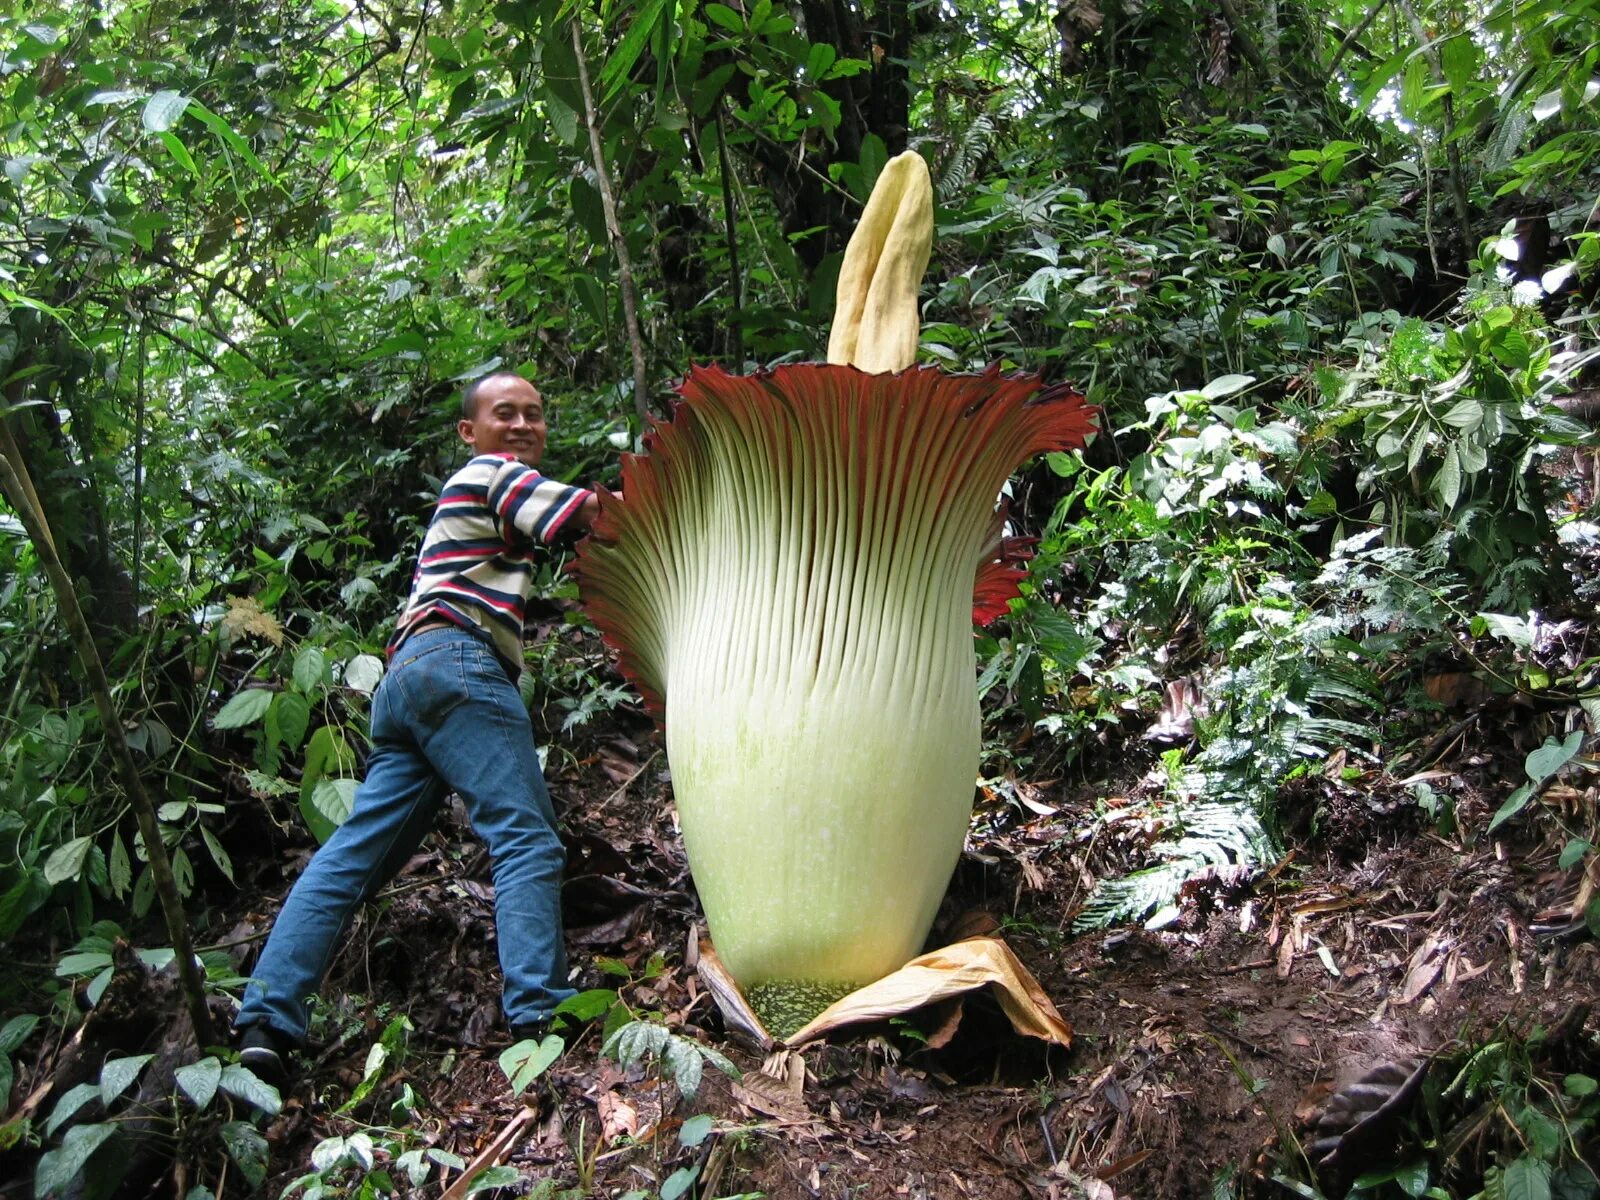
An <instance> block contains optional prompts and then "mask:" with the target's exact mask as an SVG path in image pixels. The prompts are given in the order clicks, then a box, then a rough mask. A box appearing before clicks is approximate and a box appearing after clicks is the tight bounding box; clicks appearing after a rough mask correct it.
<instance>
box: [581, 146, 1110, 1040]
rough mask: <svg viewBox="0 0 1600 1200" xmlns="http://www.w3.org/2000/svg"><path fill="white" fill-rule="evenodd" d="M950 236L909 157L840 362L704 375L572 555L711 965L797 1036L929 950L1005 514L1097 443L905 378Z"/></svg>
mask: <svg viewBox="0 0 1600 1200" xmlns="http://www.w3.org/2000/svg"><path fill="white" fill-rule="evenodd" d="M932 227H933V218H932V203H931V191H930V189H929V186H928V180H927V168H926V166H925V165H924V164H923V162H922V159H921V158H920V157H918V156H917V155H915V154H906V155H902V156H900V157H899V158H897V159H896V160H894V162H893V163H891V164H890V165H889V166H888V167H886V168H885V170H884V173H883V178H882V179H880V181H879V184H878V188H877V190H876V191H875V192H874V195H873V198H872V201H871V202H870V203H869V205H868V208H867V210H866V212H865V214H864V215H863V217H862V221H861V225H860V227H859V228H858V229H857V232H856V235H855V237H854V238H853V239H852V241H851V244H850V247H849V250H848V252H847V255H846V260H845V264H844V267H843V269H842V270H841V273H840V285H839V292H840V296H839V312H838V316H837V317H836V323H835V326H834V330H833V337H832V340H831V342H830V354H829V357H830V360H834V361H831V362H830V363H829V364H827V365H824V364H803V365H794V366H785V367H779V368H777V369H775V370H772V371H766V372H760V373H757V374H756V375H752V376H734V375H729V374H727V373H725V372H723V371H721V370H718V369H716V368H696V369H694V370H693V371H691V373H690V375H689V377H688V379H686V380H685V381H684V383H683V384H682V386H681V388H680V389H679V390H680V393H681V397H682V398H681V401H680V402H679V403H678V405H677V406H676V409H675V412H674V414H673V417H672V419H671V420H670V421H669V422H666V423H662V424H660V425H658V426H657V427H656V428H655V429H654V430H653V431H652V432H651V433H650V434H649V435H647V436H646V438H645V447H646V449H647V451H648V454H647V455H645V456H637V457H636V456H626V457H625V459H624V462H623V470H622V479H623V489H622V495H621V496H620V497H619V496H608V497H605V498H604V500H603V502H602V507H601V513H600V517H599V519H598V521H597V522H596V525H595V527H594V532H593V536H592V537H591V538H590V539H589V540H588V541H587V542H586V543H584V544H583V546H582V547H581V549H580V552H579V563H578V574H579V580H580V587H581V591H582V594H583V598H584V601H585V603H586V606H587V608H588V611H589V613H590V615H591V616H592V617H593V619H594V621H595V623H596V624H597V625H598V626H599V628H600V630H601V632H602V633H603V634H604V636H605V638H606V640H607V642H608V643H609V644H610V645H611V646H612V647H613V648H614V649H615V650H616V652H617V654H618V659H619V662H620V665H621V667H622V669H623V670H624V672H625V673H626V674H627V675H628V677H629V678H630V679H631V680H632V681H633V682H634V684H635V685H636V686H637V687H638V688H639V690H640V692H641V693H642V694H643V696H644V697H645V699H646V701H647V703H648V704H649V705H650V707H651V709H652V711H653V712H654V713H655V714H656V715H657V717H658V718H659V719H661V720H662V721H663V722H664V725H665V732H666V746H667V757H668V761H669V762H670V764H671V768H672V781H673V791H674V795H675V797H676V800H677V805H678V812H679V818H680V821H681V823H682V827H683V836H684V841H685V844H686V848H687V850H688V855H689V865H690V869H691V871H692V872H693V875H694V878H695V882H696V885H697V887H698V890H699V893H700V898H701V901H702V903H703V904H704V906H705V911H706V916H707V919H708V921H709V924H710V932H711V937H712V940H713V942H714V944H715V945H716V948H717V952H718V954H719V955H720V956H721V958H722V960H723V962H724V963H725V965H726V966H727V968H728V969H729V971H731V973H732V974H733V976H734V978H735V979H737V980H738V981H739V983H740V984H741V986H742V987H743V988H744V989H745V992H746V994H747V995H748V996H749V997H750V998H751V1000H752V1002H753V1003H754V1004H755V1006H756V1009H757V1011H758V1012H760V1013H761V1015H762V1017H763V1019H764V1020H766V1022H767V1024H768V1026H769V1028H772V1029H773V1030H774V1032H777V1033H779V1035H780V1036H782V1035H783V1034H785V1033H786V1032H788V1031H789V1030H792V1029H793V1028H795V1027H796V1026H798V1025H799V1024H800V1023H802V1022H803V1021H804V1020H805V1019H807V1018H809V1017H810V1016H813V1015H815V1013H816V1012H818V1011H820V1010H821V1009H822V1008H823V1007H825V1006H826V1005H827V1004H828V1003H830V1002H831V1001H832V1000H834V999H837V998H838V997H839V996H841V995H844V994H845V993H847V992H849V991H851V990H853V989H855V988H856V987H859V986H861V985H863V984H866V983H870V982H872V981H874V980H876V979H878V978H880V977H882V976H884V975H887V974H888V973H889V972H891V971H894V970H896V969H897V968H899V967H900V966H902V965H903V964H905V963H906V962H907V961H908V960H910V959H911V958H913V957H914V956H915V955H917V954H918V953H919V952H920V951H921V949H922V946H923V941H924V939H925V938H926V937H927V935H928V932H929V929H930V928H931V926H932V923H933V919H934V915H935V911H936V910H937V908H938V906H939V901H940V899H941V897H942V896H943V893H944V890H945V887H946V884H947V883H948V882H949V879H950V875H951V872H952V871H953V870H954V868H955V864H956V860H957V858H958V857H959V855H960V853H961V847H962V844H963V842H964V840H965V836H966V830H967V825H968V821H969V819H970V817H971V812H972V801H973V795H974V790H975V789H974V781H975V779H976V776H977V771H978V758H979V714H978V693H977V684H976V664H975V656H974V650H973V640H972V622H973V619H974V617H976V618H977V619H979V620H987V619H991V618H993V617H994V616H996V615H998V614H999V613H1001V612H1003V611H1004V610H1005V607H1006V604H1007V602H1008V601H1009V600H1010V598H1011V597H1012V596H1015V595H1016V591H1017V588H1016V585H1017V581H1018V579H1019V578H1020V576H1021V574H1022V569H1021V567H1020V566H1018V565H1017V556H1016V555H1015V554H1013V553H1011V552H1010V547H1008V546H1005V545H1003V543H1002V539H1001V536H1000V535H1001V528H1002V524H1003V520H1004V514H1003V513H1002V512H1001V511H998V510H997V508H996V503H995V498H996V496H997V495H998V494H999V492H1000V489H1001V487H1002V485H1003V484H1004V483H1005V481H1006V479H1007V478H1008V476H1009V475H1010V474H1011V472H1012V471H1013V470H1015V469H1016V468H1017V466H1018V465H1020V464H1021V463H1022V462H1024V461H1025V460H1026V459H1028V458H1029V457H1031V456H1033V455H1035V454H1038V453H1040V452H1042V451H1046V450H1059V449H1066V448H1070V447H1077V446H1081V445H1082V444H1083V442H1084V439H1085V437H1086V435H1087V434H1088V433H1089V432H1090V431H1091V429H1092V428H1093V417H1092V412H1091V410H1089V409H1088V408H1087V407H1085V405H1084V403H1083V397H1082V396H1081V395H1079V394H1077V393H1076V392H1073V391H1071V390H1070V389H1068V388H1064V387H1058V388H1051V389H1046V390H1044V391H1042V392H1041V391H1040V385H1039V380H1038V379H1037V378H1035V377H1031V376H1006V375H1002V374H1001V373H1000V372H999V370H998V369H991V370H989V371H987V372H985V373H983V374H981V375H968V376H958V375H948V374H945V373H944V372H942V371H939V370H936V369H932V368H913V369H904V368H907V367H908V366H909V364H910V362H911V360H912V359H913V358H914V356H915V353H916V341H917V311H916V295H917V284H918V282H919V281H920V278H921V275H922V272H923V270H924V269H925V267H926V263H927V256H928V248H929V246H930V244H931V240H932ZM908 327H909V336H908V334H907V329H908ZM863 365H864V366H866V367H868V368H870V370H869V369H863ZM975 600H976V609H975Z"/></svg>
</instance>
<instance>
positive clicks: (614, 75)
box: [600, 0, 677, 100]
mask: <svg viewBox="0 0 1600 1200" xmlns="http://www.w3.org/2000/svg"><path fill="white" fill-rule="evenodd" d="M676 7H677V6H676V4H675V3H674V4H673V5H672V9H671V10H670V11H668V12H667V14H666V16H667V19H669V20H670V19H671V17H672V15H673V12H674V11H675V10H676ZM667 8H668V0H644V3H642V4H641V5H640V6H639V7H638V9H637V10H636V11H635V12H634V14H633V21H632V22H631V23H630V24H629V25H628V32H627V33H625V34H623V36H622V40H621V41H620V42H618V43H617V44H616V45H615V46H613V47H612V48H611V50H610V52H609V53H608V54H607V55H606V65H605V66H604V67H602V68H601V70H600V88H601V91H602V92H603V93H604V96H605V99H607V100H610V99H611V98H612V97H614V96H615V95H616V92H617V89H618V88H620V87H621V86H622V85H623V84H624V83H626V82H627V80H628V72H629V71H632V70H633V64H634V63H636V62H638V61H639V55H641V54H642V53H644V48H645V46H646V45H648V44H649V42H650V39H651V37H652V36H653V35H654V34H655V33H656V31H657V26H658V25H659V24H660V22H661V20H662V10H663V9H667Z"/></svg>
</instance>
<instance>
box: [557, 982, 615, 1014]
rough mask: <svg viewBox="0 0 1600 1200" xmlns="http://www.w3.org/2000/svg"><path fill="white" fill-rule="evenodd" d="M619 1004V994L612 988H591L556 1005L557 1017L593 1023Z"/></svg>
mask: <svg viewBox="0 0 1600 1200" xmlns="http://www.w3.org/2000/svg"><path fill="white" fill-rule="evenodd" d="M616 1002H617V993H616V991H615V990H613V989H612V988H590V989H588V990H587V991H583V992H579V993H578V994H577V995H576V996H568V997H567V998H566V999H565V1000H563V1001H562V1002H561V1003H560V1004H558V1005H556V1008H555V1012H554V1013H553V1014H552V1015H553V1016H556V1017H566V1016H570V1017H572V1018H574V1019H575V1020H577V1021H580V1022H581V1021H593V1020H595V1019H596V1018H597V1017H600V1016H603V1015H604V1014H605V1013H608V1012H610V1011H611V1006H612V1005H613V1004H615V1003H616Z"/></svg>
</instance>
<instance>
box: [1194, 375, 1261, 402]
mask: <svg viewBox="0 0 1600 1200" xmlns="http://www.w3.org/2000/svg"><path fill="white" fill-rule="evenodd" d="M1255 381H1256V377H1255V376H1254V375H1219V376H1217V377H1216V378H1215V379H1213V380H1212V381H1211V382H1210V383H1208V384H1206V386H1205V387H1203V388H1201V389H1200V394H1201V395H1202V396H1204V397H1205V398H1206V399H1207V400H1218V399H1220V398H1222V397H1223V396H1231V395H1233V394H1234V393H1235V392H1242V391H1243V390H1244V389H1245V388H1247V387H1249V386H1250V385H1251V384H1252V383H1254V382H1255Z"/></svg>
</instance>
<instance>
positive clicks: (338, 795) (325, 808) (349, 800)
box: [300, 779, 359, 842]
mask: <svg viewBox="0 0 1600 1200" xmlns="http://www.w3.org/2000/svg"><path fill="white" fill-rule="evenodd" d="M358 786H359V785H358V784H357V783H356V781H355V780H354V779H321V780H318V781H317V784H316V786H315V787H313V788H312V789H311V796H310V799H309V800H308V801H302V802H301V805H300V812H301V815H302V816H304V817H305V819H306V824H307V825H309V826H310V827H311V832H312V835H313V836H314V837H315V838H316V839H317V841H319V842H325V841H327V840H328V839H329V838H330V837H332V836H333V831H334V830H335V829H337V828H339V826H341V825H343V824H344V823H345V821H347V820H348V819H349V818H350V812H351V810H352V809H353V808H354V807H355V800H356V788H357V787H358Z"/></svg>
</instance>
